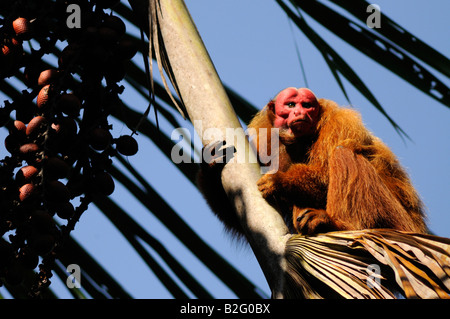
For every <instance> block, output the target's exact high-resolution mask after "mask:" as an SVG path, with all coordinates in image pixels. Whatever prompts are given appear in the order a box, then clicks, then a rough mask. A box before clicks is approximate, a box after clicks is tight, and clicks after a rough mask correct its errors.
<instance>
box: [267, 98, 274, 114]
mask: <svg viewBox="0 0 450 319" xmlns="http://www.w3.org/2000/svg"><path fill="white" fill-rule="evenodd" d="M266 107H267V108H268V109H269V110H271V111H272V112H273V113H275V101H274V100H272V101H270V102H269V103H267V105H266Z"/></svg>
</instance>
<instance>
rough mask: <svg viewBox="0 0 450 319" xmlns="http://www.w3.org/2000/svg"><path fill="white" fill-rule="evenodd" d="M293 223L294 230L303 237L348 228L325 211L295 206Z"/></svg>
mask: <svg viewBox="0 0 450 319" xmlns="http://www.w3.org/2000/svg"><path fill="white" fill-rule="evenodd" d="M292 221H293V223H294V228H295V229H296V230H297V232H298V233H299V234H302V235H313V234H318V233H326V232H330V231H337V230H344V229H346V228H347V227H345V225H344V224H343V223H341V222H339V221H336V220H333V219H332V218H331V217H330V215H328V213H327V212H326V211H325V210H324V209H314V208H298V207H295V206H294V209H293V214H292Z"/></svg>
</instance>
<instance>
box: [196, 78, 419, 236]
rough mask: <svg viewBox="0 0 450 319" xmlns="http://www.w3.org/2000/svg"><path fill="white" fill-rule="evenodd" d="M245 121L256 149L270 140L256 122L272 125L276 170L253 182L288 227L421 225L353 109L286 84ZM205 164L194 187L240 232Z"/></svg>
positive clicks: (388, 159)
mask: <svg viewBox="0 0 450 319" xmlns="http://www.w3.org/2000/svg"><path fill="white" fill-rule="evenodd" d="M248 127H249V128H253V129H255V130H254V131H256V134H257V136H256V140H255V144H256V149H257V152H258V153H259V154H261V149H264V150H265V152H266V149H267V148H270V145H271V143H270V141H269V140H267V136H271V135H270V134H267V135H266V134H265V135H261V136H260V134H259V132H260V129H272V128H276V129H279V147H278V149H276V150H271V151H272V152H278V156H277V160H278V170H277V171H276V172H269V173H266V174H264V175H263V176H262V177H261V178H260V180H259V181H258V187H259V190H260V191H261V193H262V195H263V197H264V198H265V199H266V200H268V201H269V202H270V203H271V204H272V205H273V206H274V207H275V208H277V210H278V211H279V212H280V214H282V216H283V217H284V218H285V220H286V223H287V224H288V226H291V229H292V231H294V232H298V233H301V234H305V235H312V234H316V233H322V232H329V231H337V230H360V229H373V228H391V229H397V230H401V231H409V232H419V233H421V232H425V231H426V226H425V222H424V209H423V204H422V202H421V200H420V198H419V196H418V194H417V192H416V190H415V189H414V187H413V185H412V183H411V180H410V178H409V177H408V175H407V173H406V171H405V170H404V169H403V168H402V166H401V165H400V163H399V161H398V159H397V157H396V156H395V155H394V154H393V153H392V151H391V150H390V149H389V148H388V147H387V146H386V145H385V144H384V143H383V142H382V141H381V140H380V139H379V138H377V137H375V136H374V135H373V134H372V133H371V132H370V131H369V130H368V129H367V128H366V127H365V126H364V124H363V122H362V120H361V116H360V114H359V113H358V112H357V111H355V110H354V109H350V108H345V107H340V106H338V105H337V104H336V103H335V102H333V101H331V100H326V99H317V98H316V96H315V95H314V93H313V92H312V91H311V90H309V89H306V88H299V89H297V88H293V87H290V88H286V89H284V90H282V91H281V92H280V93H278V94H277V95H276V96H275V98H274V99H272V100H271V101H270V102H269V103H268V104H267V105H266V106H265V107H264V108H263V110H261V111H260V112H259V113H257V114H256V116H255V117H254V118H253V120H252V121H251V122H250V124H249V126H248ZM269 152H270V150H269ZM271 156H273V154H272V155H271ZM212 167H218V166H214V165H209V164H203V165H202V169H201V173H200V174H199V186H200V188H201V189H202V190H203V193H204V194H205V197H206V199H207V200H208V202H209V204H210V206H211V208H212V209H213V211H214V212H215V213H216V214H217V216H218V217H219V218H220V219H221V220H222V221H223V222H224V224H225V226H226V228H227V229H228V230H230V231H231V232H232V233H233V234H235V235H237V236H240V235H242V230H241V226H240V224H239V222H238V219H237V217H236V215H235V214H233V212H234V211H233V208H232V206H231V205H230V203H228V202H227V201H226V197H225V195H224V194H225V192H224V190H223V188H221V183H220V169H217V168H216V169H213V168H212Z"/></svg>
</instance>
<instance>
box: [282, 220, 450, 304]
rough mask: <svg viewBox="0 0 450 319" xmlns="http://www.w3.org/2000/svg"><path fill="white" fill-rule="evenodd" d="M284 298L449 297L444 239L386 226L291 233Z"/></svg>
mask: <svg viewBox="0 0 450 319" xmlns="http://www.w3.org/2000/svg"><path fill="white" fill-rule="evenodd" d="M286 259H287V263H288V270H287V279H286V281H287V285H286V296H287V297H288V298H293V297H303V298H358V299H391V298H423V299H432V298H433V299H435V298H443V299H449V298H450V266H449V265H450V239H447V238H442V237H438V236H433V235H425V234H416V233H404V232H399V231H395V230H391V229H374V230H361V231H345V232H331V233H327V234H320V235H317V236H312V237H305V236H301V235H296V236H293V237H292V238H291V239H290V240H289V241H288V243H287V245H286Z"/></svg>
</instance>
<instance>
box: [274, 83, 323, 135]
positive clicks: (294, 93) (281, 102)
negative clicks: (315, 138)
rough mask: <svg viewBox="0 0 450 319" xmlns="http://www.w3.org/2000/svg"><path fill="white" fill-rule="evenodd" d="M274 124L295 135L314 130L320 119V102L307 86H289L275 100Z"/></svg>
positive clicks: (307, 133) (305, 133)
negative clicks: (297, 87) (298, 87)
mask: <svg viewBox="0 0 450 319" xmlns="http://www.w3.org/2000/svg"><path fill="white" fill-rule="evenodd" d="M274 113H275V120H274V126H275V127H277V128H279V129H281V130H285V131H286V132H287V133H288V134H290V135H293V136H295V137H301V136H305V135H309V134H311V133H313V132H314V129H315V127H316V124H317V121H318V119H319V102H317V99H316V96H315V95H314V93H313V92H311V91H310V90H308V89H305V88H300V89H296V88H287V89H284V90H283V91H281V92H280V93H279V94H278V95H277V97H276V100H275V110H274Z"/></svg>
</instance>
